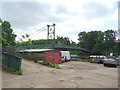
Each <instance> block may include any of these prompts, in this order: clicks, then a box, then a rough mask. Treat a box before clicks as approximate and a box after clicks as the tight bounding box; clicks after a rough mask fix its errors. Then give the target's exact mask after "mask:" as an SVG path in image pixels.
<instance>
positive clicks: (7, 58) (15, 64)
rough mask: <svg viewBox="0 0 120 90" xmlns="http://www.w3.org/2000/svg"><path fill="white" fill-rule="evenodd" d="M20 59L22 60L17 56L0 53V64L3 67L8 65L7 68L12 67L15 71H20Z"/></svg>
mask: <svg viewBox="0 0 120 90" xmlns="http://www.w3.org/2000/svg"><path fill="white" fill-rule="evenodd" d="M21 61H22V60H21V58H19V57H16V56H12V55H8V54H5V53H3V54H2V66H3V67H8V68H12V69H14V70H16V71H20V70H21Z"/></svg>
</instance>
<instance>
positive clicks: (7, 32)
mask: <svg viewBox="0 0 120 90" xmlns="http://www.w3.org/2000/svg"><path fill="white" fill-rule="evenodd" d="M1 27H2V46H8V45H12V46H14V45H15V38H16V36H17V35H15V34H14V32H13V30H12V28H11V25H10V23H9V22H7V21H4V22H2V23H1Z"/></svg>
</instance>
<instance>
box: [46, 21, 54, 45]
mask: <svg viewBox="0 0 120 90" xmlns="http://www.w3.org/2000/svg"><path fill="white" fill-rule="evenodd" d="M47 31H48V34H47V39H48V43H52V44H53V45H54V44H55V24H54V23H53V25H47Z"/></svg>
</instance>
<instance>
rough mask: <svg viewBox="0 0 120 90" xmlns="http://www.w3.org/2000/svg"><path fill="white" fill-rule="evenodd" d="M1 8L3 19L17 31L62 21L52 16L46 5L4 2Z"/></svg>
mask: <svg viewBox="0 0 120 90" xmlns="http://www.w3.org/2000/svg"><path fill="white" fill-rule="evenodd" d="M2 8H3V9H2V15H3V19H4V20H7V21H9V22H10V23H11V25H12V26H13V27H14V28H17V29H26V28H27V27H28V26H34V25H37V24H39V23H42V22H48V21H51V22H52V21H54V22H61V21H62V19H61V18H60V17H58V16H54V15H53V14H52V13H53V12H51V6H50V5H49V4H47V3H37V2H4V3H2ZM51 17H52V18H51Z"/></svg>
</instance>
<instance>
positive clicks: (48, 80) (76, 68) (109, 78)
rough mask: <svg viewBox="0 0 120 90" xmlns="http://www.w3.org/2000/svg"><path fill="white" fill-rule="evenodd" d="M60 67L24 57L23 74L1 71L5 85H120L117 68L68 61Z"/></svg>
mask: <svg viewBox="0 0 120 90" xmlns="http://www.w3.org/2000/svg"><path fill="white" fill-rule="evenodd" d="M60 67H61V69H55V68H49V67H46V66H43V65H40V64H36V63H34V62H31V61H28V60H23V63H22V69H23V71H24V73H23V75H14V74H10V73H8V72H5V71H3V72H2V78H3V80H2V87H3V88H118V68H112V67H104V66H103V65H102V64H93V63H87V62H75V61H70V62H65V63H62V64H60Z"/></svg>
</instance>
